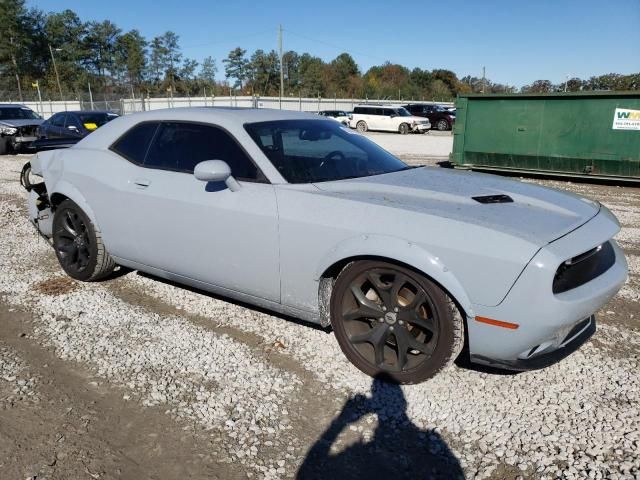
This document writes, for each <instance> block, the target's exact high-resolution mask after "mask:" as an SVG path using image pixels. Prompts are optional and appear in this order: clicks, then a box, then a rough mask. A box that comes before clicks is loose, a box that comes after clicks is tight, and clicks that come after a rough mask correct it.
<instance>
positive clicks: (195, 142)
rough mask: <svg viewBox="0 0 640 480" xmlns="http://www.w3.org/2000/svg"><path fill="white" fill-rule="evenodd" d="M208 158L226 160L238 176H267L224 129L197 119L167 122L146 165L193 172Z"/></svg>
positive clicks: (245, 177)
mask: <svg viewBox="0 0 640 480" xmlns="http://www.w3.org/2000/svg"><path fill="white" fill-rule="evenodd" d="M204 160H223V161H225V162H227V163H228V164H229V167H231V173H232V174H233V176H234V177H236V178H237V179H238V180H258V181H263V180H264V177H263V176H262V174H261V173H260V172H259V171H258V169H257V168H256V166H255V165H254V164H253V163H252V162H251V160H250V159H249V158H248V157H247V155H246V154H245V153H244V151H243V150H242V149H241V148H240V146H239V145H238V143H237V142H236V141H235V140H234V139H233V138H232V137H231V136H230V135H229V134H228V133H227V132H225V131H224V130H222V129H220V128H216V127H214V126H212V125H201V124H197V123H182V122H167V123H163V124H162V125H161V126H160V130H158V133H157V135H156V136H155V138H154V140H153V143H152V145H151V148H150V149H149V153H148V154H147V157H146V160H145V163H144V166H145V167H151V168H160V169H166V170H174V171H178V172H186V173H193V169H194V168H195V166H196V165H197V164H198V163H200V162H202V161H204Z"/></svg>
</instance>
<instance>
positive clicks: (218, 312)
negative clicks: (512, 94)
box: [0, 134, 640, 479]
mask: <svg viewBox="0 0 640 480" xmlns="http://www.w3.org/2000/svg"><path fill="white" fill-rule="evenodd" d="M370 135H371V137H372V138H373V139H374V140H376V141H378V140H380V143H382V142H387V141H388V138H387V137H389V138H390V137H391V136H389V135H384V134H370ZM430 135H431V134H429V135H422V136H415V137H416V139H417V140H415V142H418V141H420V142H422V141H432V140H428V139H430V138H438V137H437V136H433V137H431V136H430ZM413 137H414V136H405V137H400V136H397V138H400V139H402V140H403V141H404V140H405V139H410V140H409V141H411V142H414V140H413ZM442 138H445V139H446V137H445V136H442ZM438 141H439V140H438ZM391 142H392V143H391V144H388V145H385V148H388V149H389V150H391V151H394V148H393V142H395V137H394V139H392V140H391ZM411 148H413V147H410V148H407V151H409V150H411ZM412 151H413V152H414V153H411V151H409V153H407V152H405V154H408V155H414V154H415V150H412ZM428 152H429V153H434V155H433V156H432V157H428V158H426V160H429V159H431V158H434V157H435V156H436V155H435V154H436V153H439V151H438V150H428ZM396 153H398V154H400V153H402V152H400V151H398V152H396ZM25 160H26V158H25V157H13V158H12V157H3V158H1V159H0V236H1V239H0V245H2V248H1V249H0V296H1V298H2V299H3V300H2V304H3V305H4V306H5V307H6V309H8V310H7V312H8V311H9V310H14V312H18V311H19V312H23V314H24V315H28V318H27V317H21V320H20V322H18V325H24V327H23V328H24V330H25V331H26V332H27V334H26V336H24V335H23V334H22V333H21V334H20V335H15V332H14V333H12V334H7V335H5V337H6V338H5V337H3V336H2V335H0V409H2V408H4V407H2V405H5V404H6V402H5V403H4V404H3V403H1V402H3V401H4V400H3V399H6V398H8V397H9V396H13V397H14V399H13V400H11V401H12V402H14V403H15V402H16V401H19V402H23V403H24V402H26V403H24V405H23V406H22V407H21V408H23V409H26V411H29V409H32V410H34V409H42V408H45V407H46V406H43V404H45V403H47V402H45V401H44V400H41V401H37V399H38V398H40V396H42V395H43V394H42V393H41V392H40V387H39V382H40V380H39V379H40V378H41V377H42V374H40V375H39V376H38V375H32V374H31V373H30V369H31V368H35V366H36V364H37V362H35V361H31V363H30V360H29V358H31V357H29V355H33V353H29V352H31V351H32V350H25V354H24V358H21V357H20V353H19V349H20V348H26V347H20V345H30V346H31V347H30V348H32V349H42V350H44V351H47V352H50V354H51V356H52V358H53V359H55V360H56V361H59V362H61V364H62V365H65V366H69V368H71V366H72V367H73V368H74V369H77V370H79V371H81V372H84V375H85V377H84V379H83V380H82V385H83V386H84V387H85V388H88V389H90V390H91V391H94V390H95V391H99V392H108V393H109V394H110V395H112V397H113V400H112V402H113V403H112V404H109V405H110V406H109V409H110V410H109V411H110V412H112V415H113V416H115V417H117V416H118V415H120V414H117V413H113V412H120V411H121V409H126V408H133V409H135V410H134V413H135V414H134V413H129V415H130V416H133V417H134V418H136V419H139V418H142V417H144V416H145V415H151V414H153V412H155V413H157V414H158V417H153V418H154V420H153V422H159V423H162V422H163V421H166V422H167V423H166V425H165V426H164V431H166V432H167V436H170V435H173V434H175V435H179V433H175V432H174V430H175V431H176V432H180V431H186V432H189V433H190V435H191V436H190V437H189V440H182V443H183V447H184V451H185V452H190V451H191V450H193V452H201V451H203V450H202V449H199V448H201V446H202V445H208V446H209V447H210V449H209V453H208V455H205V454H204V453H203V454H202V456H199V457H197V458H196V459H195V460H192V461H191V463H190V465H191V468H192V470H190V472H191V476H196V475H194V474H193V472H199V473H200V474H202V472H204V471H205V470H206V469H208V471H210V472H217V473H218V475H220V476H221V477H220V478H231V477H233V475H236V474H238V472H239V474H240V475H241V476H244V477H245V478H247V477H248V478H290V477H293V476H296V475H298V477H299V478H314V477H318V478H321V477H325V478H326V477H330V476H335V477H336V478H350V477H354V478H355V477H358V476H366V474H367V473H369V474H370V476H372V477H373V478H385V477H387V478H388V477H392V476H393V477H395V478H429V477H436V478H437V477H441V478H452V477H453V478H455V477H462V476H464V477H466V478H504V479H506V478H514V479H515V478H519V477H521V478H540V479H542V478H636V479H638V478H640V453H639V452H640V434H639V432H640V410H639V400H640V379H639V376H638V373H637V372H638V363H639V357H638V347H639V346H640V329H639V328H638V323H637V317H638V315H640V304H639V303H638V302H640V265H639V263H640V262H639V257H640V191H638V190H636V189H633V188H628V187H624V188H620V187H609V186H594V185H583V184H573V183H569V182H551V181H543V182H540V183H543V184H545V185H549V186H552V187H554V188H562V189H568V190H571V191H574V192H577V193H580V194H583V195H586V196H589V197H592V198H596V199H598V200H600V201H602V202H603V203H605V204H606V205H607V206H608V207H609V208H611V209H612V210H613V212H614V213H615V214H616V215H617V216H618V218H619V219H620V221H621V223H622V225H623V230H622V232H621V233H620V234H619V236H618V239H619V241H620V244H621V245H622V247H623V248H624V249H625V252H626V253H627V255H628V259H629V263H630V269H631V275H630V277H629V281H628V282H627V284H626V285H625V287H624V288H623V290H622V291H621V292H620V294H619V295H618V296H617V297H616V298H615V299H614V300H612V302H610V303H609V304H608V305H607V306H605V308H604V309H603V311H602V312H600V315H599V318H600V324H599V329H598V332H597V334H596V335H595V337H594V338H593V340H592V341H590V342H588V343H587V344H586V345H585V346H584V347H583V348H582V349H581V350H579V351H578V352H576V353H575V354H574V355H572V356H570V357H569V358H567V359H566V360H564V361H563V362H561V363H559V364H557V365H554V366H552V367H550V368H547V369H545V370H542V371H537V372H526V373H521V374H504V373H499V372H488V371H477V370H474V369H469V368H461V367H455V366H454V367H451V368H450V369H448V370H447V371H445V372H443V373H441V374H440V375H439V376H437V377H436V378H435V379H432V380H430V381H429V382H426V383H423V384H421V385H415V386H407V387H402V388H400V387H397V386H390V385H384V384H379V383H376V382H373V383H372V381H371V379H369V378H368V377H365V376H364V375H362V374H361V373H360V372H359V371H357V370H356V369H355V368H354V367H352V366H351V365H350V364H349V363H348V362H347V361H346V360H345V359H344V357H343V355H342V353H341V352H340V350H339V348H338V346H337V343H336V342H335V339H334V338H333V335H332V334H330V333H328V332H326V331H324V330H321V329H317V328H313V327H310V326H308V325H304V324H301V323H300V322H295V321H292V320H291V319H284V318H281V317H279V316H273V315H271V314H269V313H266V312H262V311H257V310H255V309H251V308H247V307H245V306H243V305H238V304H234V303H229V302H228V301H225V300H224V299H219V298H213V297H211V296H210V295H205V294H202V293H200V292H196V291H192V290H189V289H184V288H181V287H177V286H174V285H171V284H169V283H166V282H162V281H158V280H157V279H154V278H150V277H148V276H143V275H140V274H137V273H135V272H132V273H128V274H125V273H126V272H122V273H123V275H121V276H119V277H118V278H115V279H112V280H109V281H105V282H100V283H94V284H82V283H78V282H74V281H71V280H68V279H66V278H65V277H64V276H63V275H62V274H61V271H60V269H59V267H58V266H57V264H56V262H55V258H54V256H53V253H52V251H51V249H50V248H49V247H48V246H47V245H46V244H45V242H44V241H43V240H41V239H39V237H38V236H37V235H36V234H35V233H34V231H33V228H32V227H31V226H30V225H29V224H28V222H27V221H26V213H25V209H24V206H23V203H24V196H25V195H24V192H23V191H22V190H21V187H20V186H19V184H18V182H17V175H18V173H19V170H20V168H21V166H22V163H23V162H24V161H25ZM527 181H530V180H527ZM11 315H13V314H12V313H7V318H8V319H9V320H8V321H10V320H11V318H12V317H11ZM2 334H4V332H2ZM21 335H23V336H21ZM9 339H10V340H11V342H13V343H14V344H15V345H12V346H7V347H5V343H8V342H9ZM16 339H18V340H16ZM18 341H20V342H26V343H16V342H18ZM3 342H5V343H3ZM51 361H53V360H51ZM14 377H15V378H14ZM7 379H11V380H7ZM21 380H23V381H24V382H25V383H17V382H20V381H21ZM54 382H59V383H61V384H64V382H66V380H65V379H64V378H57V377H56V378H54ZM18 387H20V388H18ZM61 388H62V386H61ZM16 389H18V392H17V393H16V391H15V390H16ZM105 394H106V393H105ZM18 398H21V399H23V400H18ZM74 398H75V397H73V396H70V397H69V402H70V403H71V404H72V405H73V402H74ZM110 398H111V397H110ZM32 399H33V400H32ZM120 402H121V403H122V404H123V405H124V406H123V405H121V404H120ZM49 403H50V402H49ZM47 404H48V403H47ZM80 407H81V406H79V407H78V408H80ZM46 408H48V407H46ZM105 408H106V407H105ZM9 411H10V410H9ZM34 411H35V410H34ZM150 412H151V413H150ZM122 415H124V414H122ZM163 417H164V418H165V419H166V420H163V419H162V418H163ZM127 418H128V417H127ZM0 419H2V417H0ZM120 422H121V423H123V424H124V423H125V422H123V421H122V420H120ZM147 423H149V422H147ZM163 425H164V424H163ZM34 431H36V429H35V427H34ZM104 432H105V433H104V435H105V437H106V436H108V435H110V434H111V433H109V432H110V431H109V429H108V428H107V427H105V430H104ZM94 434H95V435H99V432H95V433H94ZM33 435H34V436H35V433H34V434H33ZM10 440H11V434H5V432H3V431H2V430H0V454H2V453H3V452H9V451H10V450H9V449H7V448H2V447H3V443H6V442H10ZM123 442H124V440H123ZM136 442H139V438H138V437H136ZM185 442H186V443H185ZM189 442H193V444H191V443H189ZM203 442H204V443H203ZM130 443H131V445H129V446H128V448H134V447H135V445H136V444H137V443H136V444H134V443H133V439H132V440H130ZM126 446H127V445H123V448H125V447H126ZM199 446H200V447H199ZM99 447H100V445H97V446H96V449H97V451H98V453H97V454H95V455H93V456H92V459H93V462H94V463H93V464H91V466H90V467H91V468H90V469H89V471H90V472H94V473H95V474H96V475H98V476H97V477H94V478H103V477H104V478H144V475H143V476H142V477H140V476H139V473H138V471H135V470H133V466H130V465H129V464H128V463H127V462H126V461H125V460H126V459H123V460H122V462H121V465H120V466H119V467H118V468H116V466H115V465H117V464H118V451H119V450H115V451H114V453H113V458H112V457H109V458H112V460H110V461H106V460H104V461H103V462H102V463H101V462H100V460H101V456H100V455H99V451H100V450H99ZM100 448H102V447H100ZM190 449H191V450H190ZM147 450H149V454H148V456H149V457H151V455H152V452H154V451H155V449H154V448H148V449H147ZM147 450H140V449H139V450H138V451H139V452H142V453H140V455H142V456H145V455H146V454H145V453H144V452H145V451H147ZM33 455H35V456H37V453H36V452H34V453H33ZM184 455H185V458H186V456H187V455H188V454H187V453H184ZM27 457H29V455H26V456H24V455H23V456H16V459H12V458H9V457H7V458H0V477H3V475H2V472H3V470H2V468H3V465H4V466H11V467H12V468H13V470H8V471H11V472H16V471H19V472H21V475H23V476H27V475H28V474H29V473H30V471H29V468H31V467H30V466H29V465H30V464H29V463H28V462H30V461H31V462H35V461H36V460H28V459H27ZM174 460H175V459H174ZM140 461H143V459H142V458H141V459H140ZM154 461H155V462H162V457H161V456H155V457H154ZM25 462H26V463H25ZM185 462H186V460H185ZM23 467H24V468H23ZM21 468H22V470H21ZM56 468H57V469H59V470H56ZM64 468H65V461H59V462H57V463H55V465H54V466H53V467H51V466H50V470H51V469H53V470H52V472H50V473H49V475H50V476H51V477H52V478H65V476H64V474H62V473H60V472H65V471H64ZM118 469H119V470H120V472H119V473H118V471H117V470H118ZM199 469H200V470H199ZM350 469H353V470H350ZM159 471H160V472H161V473H159V474H158V475H159V476H154V475H151V474H150V473H149V472H147V476H148V478H181V476H182V477H183V478H184V472H181V475H179V474H178V473H176V472H175V471H174V470H169V469H165V470H162V469H160V470H159ZM96 472H97V473H96ZM133 472H135V475H134V473H133ZM162 472H164V474H163V473H162ZM56 475H59V476H58V477H56ZM9 478H11V477H9ZM38 478H40V477H38ZM66 478H73V476H72V475H69V474H68V472H67V476H66Z"/></svg>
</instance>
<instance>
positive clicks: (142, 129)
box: [111, 122, 159, 165]
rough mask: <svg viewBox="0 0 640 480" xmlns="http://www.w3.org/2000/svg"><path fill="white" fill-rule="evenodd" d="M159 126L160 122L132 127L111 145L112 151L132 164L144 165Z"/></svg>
mask: <svg viewBox="0 0 640 480" xmlns="http://www.w3.org/2000/svg"><path fill="white" fill-rule="evenodd" d="M158 125H159V124H158V122H147V123H140V124H138V125H136V126H135V127H132V128H131V129H129V130H128V131H127V132H126V133H125V134H124V135H122V136H121V137H120V138H119V139H118V140H116V141H115V143H114V144H113V145H111V150H112V151H113V152H115V153H117V154H118V155H120V156H122V157H124V158H126V159H127V160H129V161H130V162H133V163H137V164H139V165H142V164H143V163H144V159H145V157H146V155H147V151H148V150H149V144H150V143H151V139H153V136H154V134H155V133H156V130H157V129H158Z"/></svg>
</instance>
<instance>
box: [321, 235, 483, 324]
mask: <svg viewBox="0 0 640 480" xmlns="http://www.w3.org/2000/svg"><path fill="white" fill-rule="evenodd" d="M355 257H381V258H386V259H389V260H390V261H396V262H401V263H404V264H406V265H409V266H411V267H413V268H415V269H416V270H419V271H421V272H422V273H424V274H425V275H426V276H428V277H429V278H431V279H432V280H434V281H435V282H436V283H438V284H440V285H441V286H442V287H443V288H444V289H445V290H446V291H447V292H448V293H449V295H451V296H452V297H453V299H454V300H455V301H456V302H458V304H459V305H460V307H462V309H463V310H464V311H465V313H466V314H467V316H469V317H473V316H474V313H473V308H472V305H471V301H470V300H469V297H468V295H467V293H466V292H465V290H464V288H463V287H462V284H461V283H460V282H459V281H458V279H457V278H456V277H455V275H454V274H453V272H451V271H450V270H449V269H448V268H447V267H446V265H444V264H443V263H442V261H441V260H440V259H439V258H438V256H436V255H433V254H431V253H430V252H428V251H427V250H425V249H424V248H423V247H421V246H419V245H417V244H415V243H412V242H409V241H407V240H404V239H401V238H397V237H391V236H386V235H361V236H358V237H355V238H350V239H347V240H345V241H343V242H341V243H339V244H338V245H336V246H335V247H334V248H333V249H331V250H330V251H329V252H328V253H327V254H326V255H325V256H324V257H323V258H322V261H321V262H320V265H319V266H318V269H317V270H316V280H318V281H319V280H320V279H321V277H322V275H323V274H324V272H325V271H326V270H327V269H328V268H329V267H331V266H332V265H334V264H335V263H338V262H340V261H344V260H346V259H349V258H355ZM321 284H322V282H321Z"/></svg>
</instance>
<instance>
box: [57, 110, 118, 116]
mask: <svg viewBox="0 0 640 480" xmlns="http://www.w3.org/2000/svg"><path fill="white" fill-rule="evenodd" d="M58 113H104V114H105V115H118V114H117V113H114V112H110V111H108V110H66V111H64V112H56V114H58ZM54 115H55V114H54Z"/></svg>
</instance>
